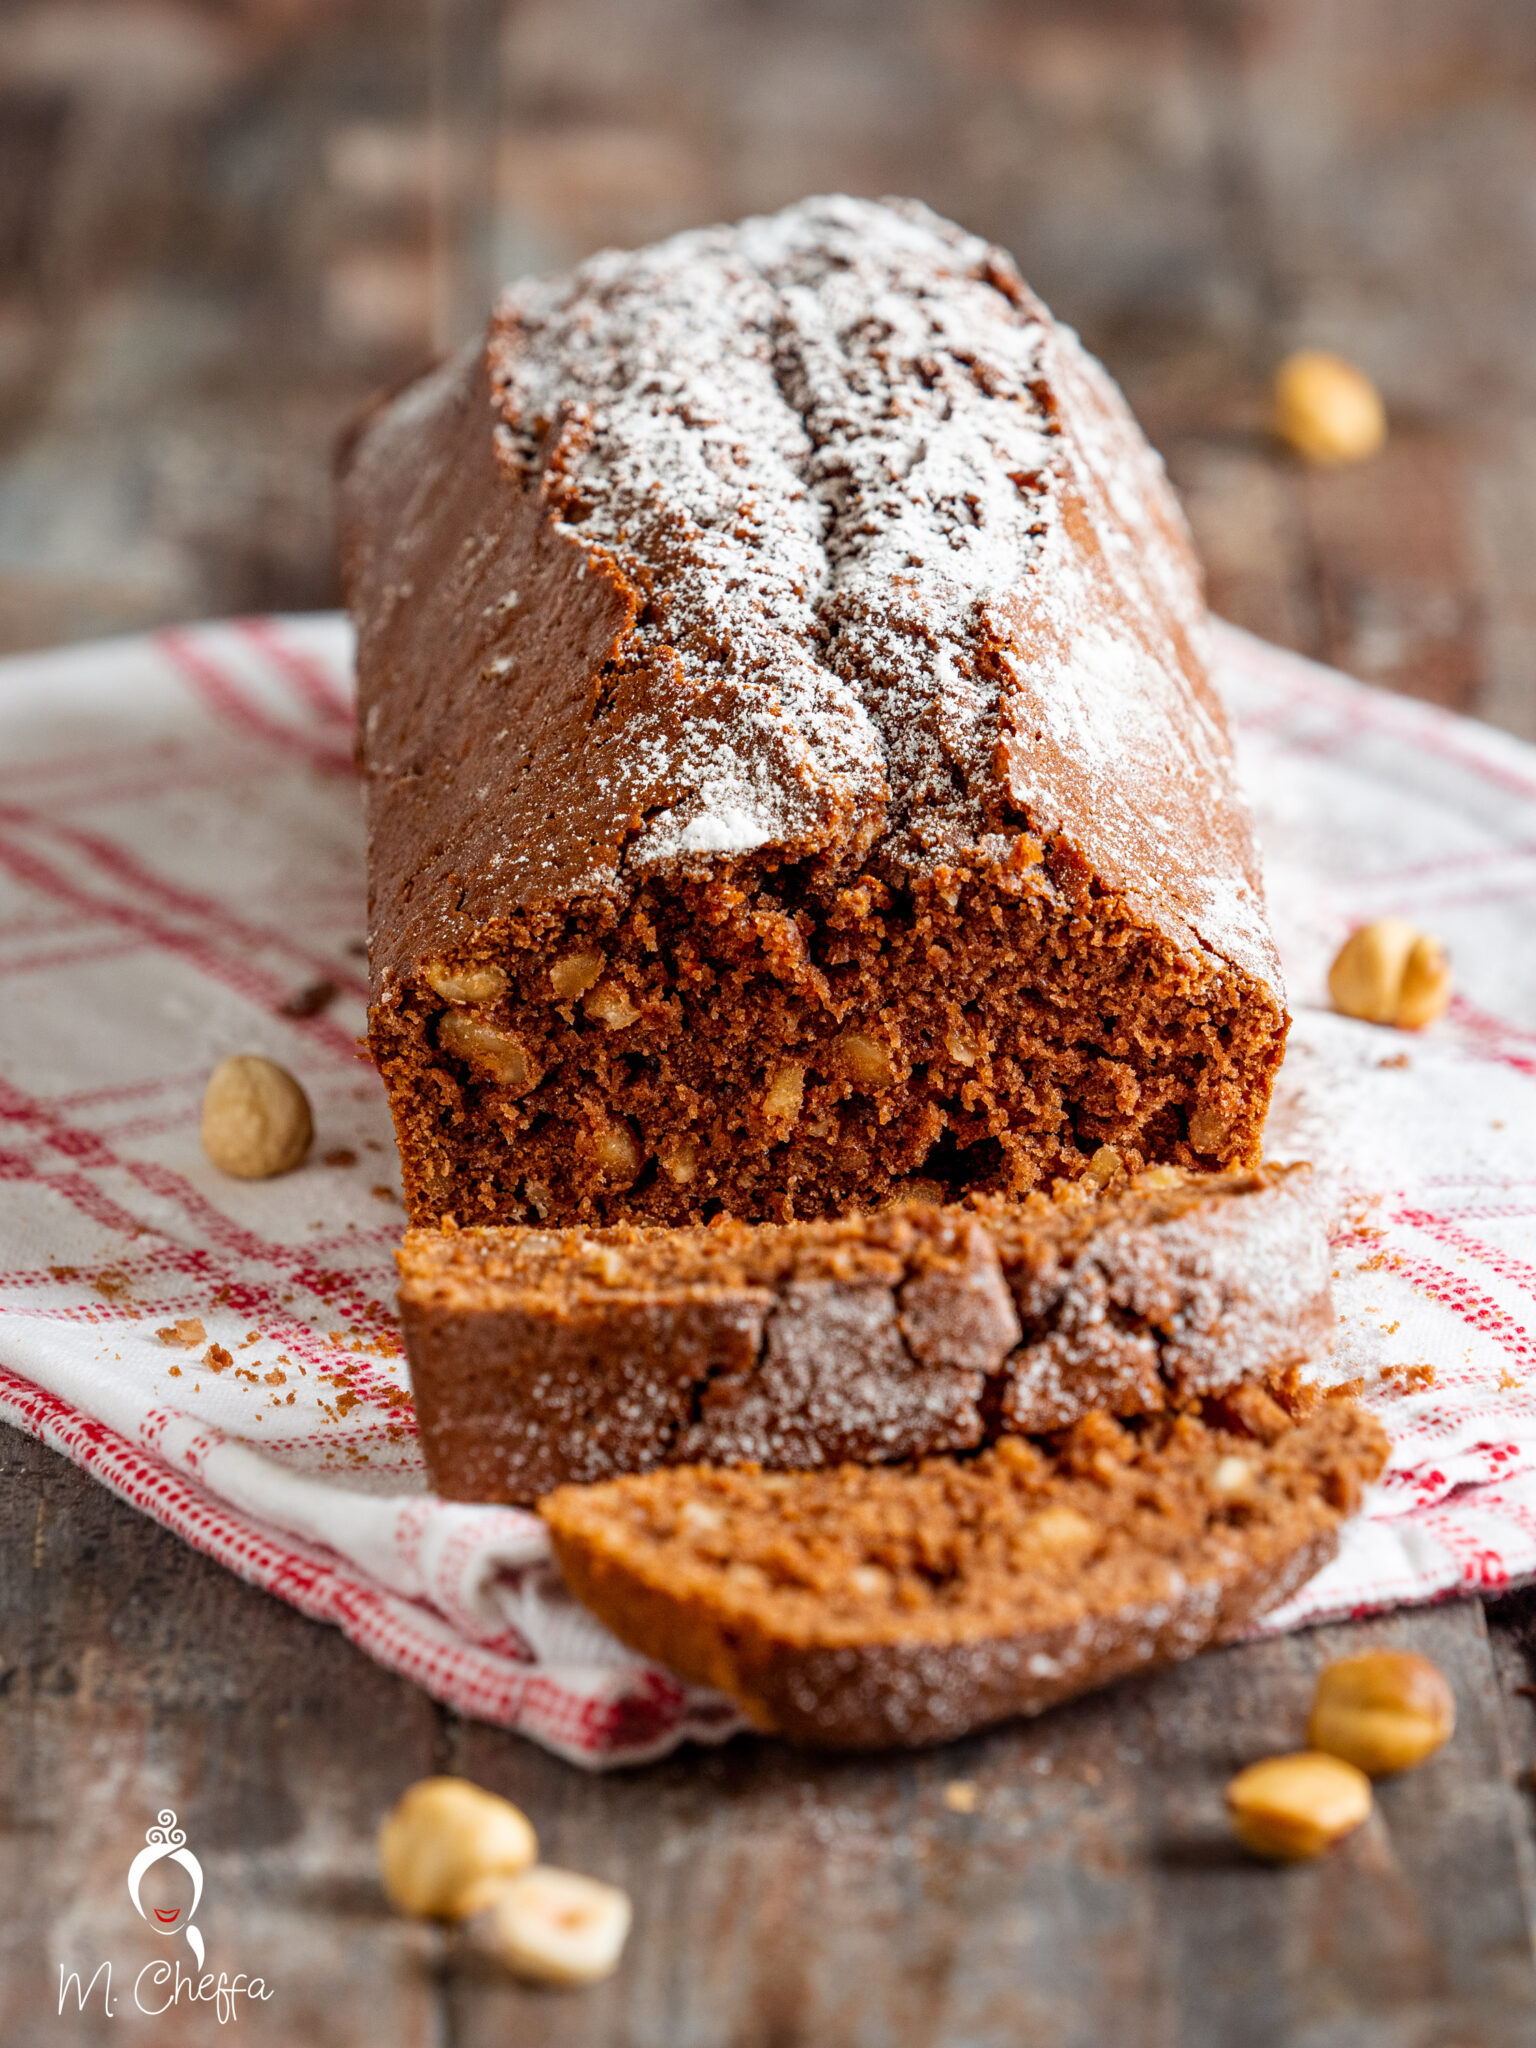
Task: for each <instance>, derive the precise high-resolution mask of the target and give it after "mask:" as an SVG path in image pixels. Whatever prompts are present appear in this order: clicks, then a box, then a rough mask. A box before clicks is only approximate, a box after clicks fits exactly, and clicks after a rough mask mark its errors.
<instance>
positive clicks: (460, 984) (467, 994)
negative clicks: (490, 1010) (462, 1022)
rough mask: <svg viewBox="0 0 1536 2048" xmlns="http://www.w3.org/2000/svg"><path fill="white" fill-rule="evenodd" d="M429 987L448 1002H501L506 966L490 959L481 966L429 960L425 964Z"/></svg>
mask: <svg viewBox="0 0 1536 2048" xmlns="http://www.w3.org/2000/svg"><path fill="white" fill-rule="evenodd" d="M425 972H426V977H427V986H428V987H429V988H430V989H431V991H432V993H433V994H434V995H437V996H441V997H442V999H443V1001H444V1002H445V1003H476V1004H481V1005H483V1004H486V1003H494V1002H496V1001H498V1000H499V999H500V998H501V997H502V996H504V995H505V994H506V992H507V975H506V970H505V968H502V967H497V966H495V965H493V964H492V963H491V962H489V961H481V962H480V963H479V964H478V965H470V966H465V967H450V966H449V964H448V962H447V961H446V960H429V961H428V962H427V965H426V969H425Z"/></svg>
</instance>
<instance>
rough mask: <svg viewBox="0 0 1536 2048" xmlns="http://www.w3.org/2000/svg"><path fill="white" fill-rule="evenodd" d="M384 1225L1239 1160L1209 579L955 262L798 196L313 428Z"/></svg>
mask: <svg viewBox="0 0 1536 2048" xmlns="http://www.w3.org/2000/svg"><path fill="white" fill-rule="evenodd" d="M341 526H342V542H343V572H344V577H345V582H346V587H347V591H348V596H349V601H350V604H351V608H352V612H353V615H354V617H355V619H356V622H357V628H358V672H359V683H360V719H361V725H360V742H359V744H360V752H361V761H362V767H363V770H364V774H365V777H366V784H367V804H368V825H369V866H370V895H371V918H370V922H371V960H372V977H373V998H372V1006H371V1012H370V1026H369V1043H370V1046H371V1048H372V1053H373V1057H374V1059H375V1060H376V1062H377V1064H378V1067H379V1070H380V1072H381V1074H382V1075H383V1077H384V1080H385V1083H386V1086H387V1088H388V1091H389V1096H390V1101H391V1105H392V1108H393V1112H394V1117H395V1124H396V1129H397V1132H398V1136H399V1142H400V1150H401V1155H402V1159H403V1162H404V1170H405V1187H406V1195H407V1201H408V1204H409V1208H410V1213H411V1217H412V1220H413V1221H414V1222H416V1223H418V1224H432V1223H436V1222H437V1220H438V1219H439V1218H440V1217H441V1216H442V1215H444V1214H445V1213H447V1214H451V1215H453V1216H455V1217H456V1218H457V1219H458V1220H459V1221H460V1222H461V1223H517V1222H541V1223H548V1224H554V1225H561V1224H573V1223H596V1224H606V1223H612V1222H617V1221H623V1220H635V1219H639V1220H645V1221H649V1222H654V1223H660V1224H683V1223H697V1222H701V1221H708V1220H709V1219H710V1218H711V1217H713V1216H714V1215H716V1214H719V1213H722V1212H724V1213H728V1214H730V1215H733V1216H737V1217H740V1218H743V1219H747V1220H762V1219H768V1220H779V1221H787V1220H790V1219H792V1218H795V1217H819V1216H827V1215H835V1214H839V1213H842V1212H844V1211H847V1210H849V1209H851V1208H854V1207H862V1208H864V1209H872V1208H877V1207H879V1206H880V1205H881V1204H883V1203H884V1202H885V1201H886V1200H887V1199H888V1198H889V1197H890V1196H891V1194H892V1191H893V1190H894V1189H896V1188H897V1187H898V1185H899V1184H900V1183H902V1182H904V1181H906V1180H907V1179H908V1178H909V1177H910V1176H912V1175H914V1174H921V1175H922V1176H924V1177H925V1178H926V1179H928V1180H931V1181H933V1182H936V1183H937V1184H938V1185H939V1186H940V1188H941V1190H942V1191H943V1192H944V1193H945V1194H947V1195H949V1196H951V1197H958V1196H960V1195H963V1194H964V1193H966V1192H968V1191H972V1190H987V1191H991V1192H993V1193H996V1194H998V1195H1002V1196H1017V1195H1019V1194H1022V1193H1024V1192H1026V1191H1028V1190H1030V1189H1031V1188H1034V1187H1036V1186H1043V1185H1048V1184H1049V1183H1051V1182H1052V1181H1053V1180H1055V1179H1058V1178H1063V1179H1067V1180H1073V1179H1076V1178H1077V1177H1078V1176H1079V1175H1080V1174H1081V1173H1082V1172H1083V1170H1084V1168H1085V1166H1086V1165H1087V1163H1088V1161H1089V1160H1090V1159H1091V1158H1092V1157H1093V1156H1094V1154H1095V1153H1097V1152H1098V1151H1099V1150H1100V1149H1101V1148H1104V1147H1112V1148H1114V1149H1115V1150H1116V1151H1117V1152H1118V1154H1119V1156H1120V1157H1121V1158H1122V1159H1123V1160H1124V1161H1125V1163H1126V1164H1127V1165H1128V1166H1129V1167H1131V1168H1133V1169H1134V1168H1139V1167H1142V1166H1145V1165H1147V1164H1150V1163H1153V1162H1168V1163H1173V1164H1178V1165H1182V1166H1186V1167H1189V1168H1192V1169H1198V1168H1202V1167H1204V1168H1215V1167H1220V1166H1229V1165H1235V1164H1249V1163H1253V1162H1255V1161H1256V1160H1257V1157H1258V1147H1259V1134H1260V1130H1261V1127H1262V1124H1263V1120H1264V1113H1265V1107H1266V1104H1267V1102H1268V1098H1269V1091H1270V1085H1271V1081H1272V1077H1273V1075H1274V1072H1275V1069H1276V1067H1277V1066H1278V1063H1279V1060H1280V1056H1281V1051H1282V1047H1283V1042H1284V1037H1285V1030H1286V1024H1287V1019H1286V1015H1285V1011H1284V1007H1283V998H1282V992H1281V985H1280V979H1279V974H1278V970H1277V966H1276V962H1275V956H1274V951H1273V947H1272V945H1271V941H1270V937H1269V932H1268V929H1267V926H1266V921H1265V915H1264V908H1263V902H1262V898H1261V894H1260V887H1259V882H1258V878H1257V871H1256V866H1255V860H1254V853H1253V846H1252V842H1251V838H1250V832H1249V826H1248V822H1247V819H1246V817H1245V815H1244V812H1243V809H1242V806H1241V803H1240V800H1239V798H1238V796H1237V794H1236V792H1235V788H1234V783H1233V776H1232V766H1231V758H1230V750H1229V745H1228V739H1227V733H1226V729H1225V725H1224V722H1223V717H1222V713H1221V710H1220V707H1219V705H1218V703H1217V701H1216V698H1215V696H1214V695H1213V693H1212V691H1211V688H1210V685H1209V683H1208V681H1207V677H1206V670H1205V652H1204V612H1203V606H1202V602H1201V594H1200V585H1199V577H1198V573H1197V570H1196V566H1195V562H1194V559H1193V556H1192V553H1191V550H1190V545H1189V541H1188V538H1187V535H1186V532H1185V528H1184V525H1183V522H1182V520H1181V518H1180V515H1179V513H1178V510H1177V508H1176V506H1175V503H1174V500H1173V497H1172V495H1171V493H1170V491H1169V488H1168V485H1167V483H1166V481H1165V478H1164V476H1163V472H1162V468H1161V465H1160V464H1159V462H1158V461H1157V459H1156V457H1155V456H1154V455H1153V454H1152V452H1151V450H1150V449H1149V448H1148V447H1147V445H1146V443H1145V441H1144V440H1143V438H1142V436H1141V434H1140V433H1139V431H1138V430H1137V428H1136V426H1135V424H1134V422H1133V421H1132V419H1131V417H1130V415H1129V413H1128V412H1127V410H1126V407H1125V405H1124V403H1123V401H1122V399H1121V398H1120V396H1119V394H1118V392H1117V391H1116V390H1115V388H1114V386H1113V385H1112V384H1111V383H1110V381H1109V379H1108V378H1107V377H1106V376H1105V374H1104V373H1103V371H1102V370H1101V369H1100V368H1099V367H1098V365H1097V364H1096V363H1094V362H1093V361H1092V360H1091V358H1089V357H1088V356H1086V355H1085V354H1084V352H1083V350H1082V349H1081V348H1080V346H1079V345H1078V343H1077V341H1076V339H1075V337H1074V336H1073V335H1072V334H1071V333H1070V332H1069V331H1068V330H1066V329H1065V328H1062V327H1060V326H1058V325H1057V324H1056V322H1054V321H1053V320H1052V319H1051V317H1050V315H1049V314H1048V313H1047V312H1046V310H1045V308H1044V307H1043V306H1041V305H1040V304H1039V303H1038V301H1036V300H1035V299H1034V298H1032V297H1031V295H1030V294H1029V292H1028V291H1027V290H1026V289H1025V287H1024V285H1023V284H1022V283H1021V281H1020V279H1019V277H1018V275H1017V273H1016V271H1015V270H1014V268H1013V265H1012V264H1011V262H1010V261H1009V260H1008V258H1007V257H1006V256H1005V255H1003V254H1002V253H1001V252H1000V251H998V250H997V249H994V248H991V247H989V246H988V245H987V244H986V243H984V242H982V241H979V240H977V239H976V238H975V237H974V236H971V235H968V234H966V233H964V232H962V231H961V230H960V229H959V228H956V227H953V226H951V225H950V224H949V223H947V222H945V221H943V220H940V219H938V218H937V217H936V216H934V215H933V214H931V213H929V212H928V211H927V210H926V209H924V208H923V207H921V206H918V205H915V204H913V203H910V202H905V201H890V202H883V203H875V202H873V201H866V200H853V199H842V198H833V199H817V200H809V201H806V202H805V203H804V204H802V205H799V206H793V207H790V208H788V209H787V210H786V211H785V212H783V213H781V214H778V215H775V216H773V217H772V218H767V219H756V220H749V221H745V222H743V223H742V224H741V225H739V226H737V227H734V228H711V229H705V230H701V231H699V232H696V233H690V234H685V235H681V236H678V237H676V238H674V239H673V240H672V241H669V242H664V243H662V244H661V245H659V246H658V247H656V248H652V249H646V250H641V251H639V252H637V253H634V254H615V253H608V254H604V255H601V256H597V257H594V258H592V259H591V260H590V261H589V262H587V263H584V264H582V265H581V266H580V267H579V268H578V269H576V270H575V271H573V272H571V273H569V274H568V275H566V276H563V277H558V278H554V279H552V280H548V281H543V282H531V283H525V284H519V285H517V286H516V287H514V288H513V289H512V290H510V291H509V292H508V293H507V295H506V296H505V297H504V298H503V300H502V302H501V304H500V306H499V308H498V310H497V312H496V315H495V317H494V319H493V320H492V322H491V326H490V330H489V333H488V335H487V337H486V339H485V341H484V342H483V343H482V344H480V345H478V346H476V347H474V348H472V349H470V350H469V351H468V352H466V353H465V354H463V355H461V356H459V357H457V358H455V359H454V360H453V361H451V362H449V363H447V364H445V365H443V366H442V367H441V368H440V369H438V370H436V371H434V372H433V373H432V374H431V375H430V376H428V377H427V378H425V379H424V380H423V381H421V382H420V383H418V384H416V385H414V386H413V387H411V388H410V389H409V390H407V391H406V392H405V393H404V394H403V395H402V396H400V397H398V398H396V399H395V400H394V401H393V402H392V403H390V404H387V405H385V406H383V407H382V408H381V409H379V410H378V411H377V412H376V413H375V414H374V415H373V416H372V417H371V418H370V419H368V420H366V421H365V422H364V423H363V424H362V425H361V426H360V427H359V429H358V430H357V431H356V432H355V434H354V436H353V438H352V443H351V447H350V452H349V454H348V457H347V459H346V462H345V467H344V475H343V478H342V483H341Z"/></svg>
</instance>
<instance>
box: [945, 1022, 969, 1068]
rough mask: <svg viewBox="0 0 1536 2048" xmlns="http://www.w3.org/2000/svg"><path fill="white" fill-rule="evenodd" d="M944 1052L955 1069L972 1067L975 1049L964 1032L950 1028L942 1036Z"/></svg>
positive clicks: (953, 1027)
mask: <svg viewBox="0 0 1536 2048" xmlns="http://www.w3.org/2000/svg"><path fill="white" fill-rule="evenodd" d="M944 1050H945V1051H946V1052H947V1053H948V1054H949V1056H950V1058H951V1059H952V1060H953V1061H954V1063H955V1065H956V1066H957V1067H974V1066H975V1064H976V1048H975V1046H974V1045H973V1044H972V1043H971V1040H970V1038H969V1037H968V1036H967V1035H966V1033H965V1032H963V1031H961V1030H959V1029H957V1028H956V1027H955V1026H953V1025H952V1026H951V1027H950V1029H949V1030H948V1031H946V1032H945V1034H944Z"/></svg>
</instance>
